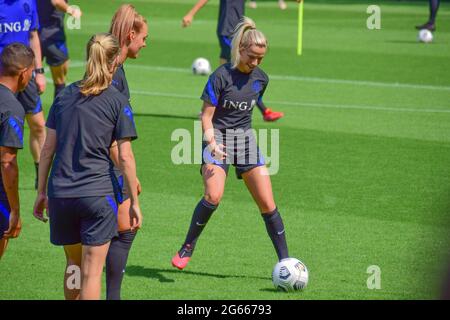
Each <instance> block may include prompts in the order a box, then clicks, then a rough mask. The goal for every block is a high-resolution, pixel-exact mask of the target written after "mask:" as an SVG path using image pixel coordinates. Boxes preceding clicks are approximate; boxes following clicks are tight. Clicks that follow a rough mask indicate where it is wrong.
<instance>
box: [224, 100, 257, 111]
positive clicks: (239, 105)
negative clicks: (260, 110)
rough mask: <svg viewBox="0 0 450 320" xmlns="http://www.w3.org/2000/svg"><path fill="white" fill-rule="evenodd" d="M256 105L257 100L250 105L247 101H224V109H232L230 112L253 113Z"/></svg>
mask: <svg viewBox="0 0 450 320" xmlns="http://www.w3.org/2000/svg"><path fill="white" fill-rule="evenodd" d="M255 105H256V100H255V99H253V100H252V102H251V103H250V105H249V104H248V102H247V101H243V102H239V101H231V100H226V99H225V100H224V101H223V108H224V109H230V110H240V111H246V110H247V111H251V110H253V108H254V107H255Z"/></svg>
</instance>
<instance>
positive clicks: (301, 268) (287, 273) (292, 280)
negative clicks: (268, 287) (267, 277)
mask: <svg viewBox="0 0 450 320" xmlns="http://www.w3.org/2000/svg"><path fill="white" fill-rule="evenodd" d="M308 279H309V274H308V269H307V268H306V265H305V264H304V263H303V262H301V261H300V260H298V259H295V258H287V259H283V260H281V261H280V262H278V263H277V264H276V265H275V267H274V268H273V272H272V282H273V285H274V286H275V288H276V289H277V290H282V291H287V292H293V291H299V290H303V289H304V288H305V287H306V286H307V285H308Z"/></svg>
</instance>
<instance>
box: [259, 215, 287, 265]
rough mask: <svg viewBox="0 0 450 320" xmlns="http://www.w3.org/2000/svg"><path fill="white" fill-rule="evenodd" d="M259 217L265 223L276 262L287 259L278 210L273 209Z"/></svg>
mask: <svg viewBox="0 0 450 320" xmlns="http://www.w3.org/2000/svg"><path fill="white" fill-rule="evenodd" d="M261 216H262V218H263V219H264V222H265V223H266V229H267V233H268V234H269V237H270V239H271V240H272V243H273V246H274V247H275V251H276V252H277V256H278V260H281V259H285V258H289V254H288V248H287V244H286V235H285V232H284V225H283V220H282V219H281V216H280V213H279V212H278V209H275V210H274V211H272V212H268V213H263V214H262V215H261Z"/></svg>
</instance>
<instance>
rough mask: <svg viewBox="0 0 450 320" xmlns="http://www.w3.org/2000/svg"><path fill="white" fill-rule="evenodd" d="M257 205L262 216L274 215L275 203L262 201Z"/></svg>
mask: <svg viewBox="0 0 450 320" xmlns="http://www.w3.org/2000/svg"><path fill="white" fill-rule="evenodd" d="M258 205H259V209H260V211H261V212H262V213H263V214H268V215H271V214H274V213H275V209H276V208H277V206H276V205H275V203H274V202H273V201H262V202H261V203H259V204H258Z"/></svg>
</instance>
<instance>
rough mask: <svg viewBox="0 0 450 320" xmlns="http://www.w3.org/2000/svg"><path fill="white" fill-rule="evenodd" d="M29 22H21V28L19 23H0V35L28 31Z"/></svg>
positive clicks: (27, 20)
mask: <svg viewBox="0 0 450 320" xmlns="http://www.w3.org/2000/svg"><path fill="white" fill-rule="evenodd" d="M30 28H31V21H30V20H29V19H25V20H23V27H22V23H20V21H16V22H4V23H0V33H8V32H21V31H30Z"/></svg>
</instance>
